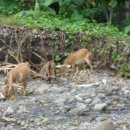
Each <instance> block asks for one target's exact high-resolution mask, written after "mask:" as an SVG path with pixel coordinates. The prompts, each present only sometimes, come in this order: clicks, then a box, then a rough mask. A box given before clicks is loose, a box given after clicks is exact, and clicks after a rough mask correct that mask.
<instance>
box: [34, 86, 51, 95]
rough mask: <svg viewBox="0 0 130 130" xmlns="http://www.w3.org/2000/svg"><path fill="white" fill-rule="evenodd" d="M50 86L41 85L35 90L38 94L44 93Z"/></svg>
mask: <svg viewBox="0 0 130 130" xmlns="http://www.w3.org/2000/svg"><path fill="white" fill-rule="evenodd" d="M48 88H49V87H48V86H40V87H38V88H37V89H36V90H35V92H36V93H38V94H44V93H46V92H47V91H48Z"/></svg>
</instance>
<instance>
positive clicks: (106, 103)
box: [0, 71, 130, 130]
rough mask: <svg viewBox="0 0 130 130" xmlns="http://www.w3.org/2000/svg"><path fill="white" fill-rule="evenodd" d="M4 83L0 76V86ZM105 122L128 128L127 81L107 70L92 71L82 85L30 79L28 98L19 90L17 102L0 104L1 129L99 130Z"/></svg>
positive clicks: (129, 102)
mask: <svg viewBox="0 0 130 130" xmlns="http://www.w3.org/2000/svg"><path fill="white" fill-rule="evenodd" d="M4 80H5V79H4V77H3V76H2V75H1V76H0V81H1V86H2V84H4ZM106 119H110V120H112V121H113V123H114V125H115V127H116V130H129V129H130V127H129V124H130V79H127V80H125V79H123V78H119V77H116V76H113V74H112V72H109V71H99V72H95V75H94V77H93V80H92V82H91V83H83V84H77V83H76V82H74V81H72V79H71V78H70V77H59V78H57V80H56V81H52V82H51V84H48V82H47V81H40V80H33V81H30V82H29V84H28V96H25V97H24V96H23V95H22V94H21V87H20V88H19V94H18V97H17V98H16V99H10V100H2V99H1V101H0V130H98V129H96V126H97V125H98V124H99V123H100V122H102V121H103V120H106ZM101 130H106V129H101ZM107 130H110V129H107Z"/></svg>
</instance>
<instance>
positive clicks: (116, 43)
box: [0, 26, 130, 71]
mask: <svg viewBox="0 0 130 130" xmlns="http://www.w3.org/2000/svg"><path fill="white" fill-rule="evenodd" d="M82 47H87V48H88V49H89V50H90V51H91V52H92V54H93V61H94V65H95V67H98V68H99V67H100V68H102V67H107V68H112V69H114V70H116V71H117V70H119V69H120V66H122V64H124V63H125V64H127V63H128V64H129V63H130V54H129V50H130V46H129V44H128V43H127V42H125V41H123V40H122V38H118V39H117V38H114V37H112V36H111V37H108V36H105V35H104V36H102V37H96V36H94V35H91V36H88V35H87V34H86V33H84V32H78V33H76V34H73V35H68V34H65V33H64V32H62V31H51V30H42V29H29V28H25V27H14V26H0V54H1V55H0V61H5V62H11V63H17V62H23V61H29V62H30V64H40V63H41V62H43V60H44V59H46V60H49V59H55V61H56V62H57V63H62V61H63V59H64V58H65V57H66V56H67V55H68V54H69V53H70V52H72V51H76V50H78V49H80V48H82ZM125 71H127V70H125Z"/></svg>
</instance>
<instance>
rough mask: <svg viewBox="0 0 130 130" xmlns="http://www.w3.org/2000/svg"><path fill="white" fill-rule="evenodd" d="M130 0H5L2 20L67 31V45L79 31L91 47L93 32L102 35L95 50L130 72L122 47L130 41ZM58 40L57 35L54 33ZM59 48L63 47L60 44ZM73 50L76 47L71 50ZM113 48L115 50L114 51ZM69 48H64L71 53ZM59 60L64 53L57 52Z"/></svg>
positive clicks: (2, 7)
mask: <svg viewBox="0 0 130 130" xmlns="http://www.w3.org/2000/svg"><path fill="white" fill-rule="evenodd" d="M129 5H130V0H124V1H122V0H107V1H106V0H105V1H102V0H98V1H97V0H87V1H86V0H11V1H10V0H1V1H0V13H1V15H0V24H1V25H3V24H4V25H15V26H25V27H29V28H39V29H40V30H55V31H63V32H64V33H65V34H66V36H67V38H66V39H65V41H64V44H65V45H66V46H69V45H72V44H74V41H75V39H76V34H77V33H79V32H80V33H82V32H83V33H85V35H84V36H81V37H80V39H79V41H80V43H81V44H85V46H87V47H89V44H90V42H92V36H94V37H96V38H99V39H102V38H103V37H105V39H106V43H105V44H104V43H103V41H102V40H99V41H97V42H95V41H94V42H95V43H94V49H92V50H93V51H94V52H95V53H97V54H98V55H99V58H101V59H103V61H104V64H107V61H111V63H113V64H115V63H119V64H120V65H121V68H120V71H119V73H120V74H121V75H122V74H124V72H127V73H129V71H130V69H129V65H128V64H127V63H126V60H125V59H124V55H122V54H121V52H120V50H122V49H119V48H123V47H124V45H125V43H129V42H130V37H129V34H130V15H129V11H128V10H129V8H130V7H129ZM50 38H51V39H52V40H54V41H55V42H56V36H55V35H53V34H52V35H51V37H50ZM56 49H57V50H58V49H59V46H58V44H56ZM71 51H72V50H71ZM111 51H112V52H111ZM68 54H69V52H64V56H67V55H68ZM55 60H56V61H57V62H60V61H61V55H60V54H57V55H56V56H55Z"/></svg>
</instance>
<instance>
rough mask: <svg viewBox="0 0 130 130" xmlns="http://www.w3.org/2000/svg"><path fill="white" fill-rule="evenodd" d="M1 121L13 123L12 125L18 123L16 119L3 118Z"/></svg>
mask: <svg viewBox="0 0 130 130" xmlns="http://www.w3.org/2000/svg"><path fill="white" fill-rule="evenodd" d="M1 119H2V120H4V121H7V122H11V123H15V122H16V119H15V118H10V117H5V116H2V117H1Z"/></svg>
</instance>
